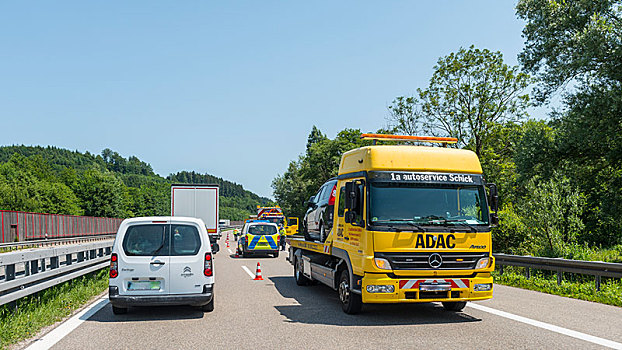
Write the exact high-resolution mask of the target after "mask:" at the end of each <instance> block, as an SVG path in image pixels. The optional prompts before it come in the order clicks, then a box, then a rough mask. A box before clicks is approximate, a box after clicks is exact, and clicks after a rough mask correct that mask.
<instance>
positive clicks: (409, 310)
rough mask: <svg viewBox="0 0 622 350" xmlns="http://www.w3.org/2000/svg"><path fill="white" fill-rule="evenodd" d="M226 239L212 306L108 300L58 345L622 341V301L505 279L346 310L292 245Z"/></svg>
mask: <svg viewBox="0 0 622 350" xmlns="http://www.w3.org/2000/svg"><path fill="white" fill-rule="evenodd" d="M225 236H226V235H225ZM224 238H225V237H223V240H222V241H221V247H222V248H221V251H220V252H219V253H218V254H217V255H216V258H215V274H216V287H215V297H216V299H215V310H214V311H213V312H211V313H203V312H201V311H198V310H197V309H195V308H192V307H158V308H155V307H150V308H130V310H129V312H128V314H126V315H114V314H113V313H112V309H111V306H110V304H106V305H105V306H104V307H103V308H101V310H99V311H98V312H96V313H94V315H92V316H91V317H90V318H88V319H86V320H83V321H84V322H82V323H81V324H80V325H79V326H78V327H77V328H75V329H74V330H73V331H71V332H70V333H68V334H66V335H64V337H62V339H60V340H59V341H58V342H57V343H56V344H55V345H54V347H53V348H54V349H105V348H114V349H205V348H208V349H212V348H214V349H233V348H236V349H237V348H241V349H256V348H271V349H277V348H278V349H327V348H330V349H374V348H382V349H384V348H402V349H413V348H431V349H470V348H477V349H503V348H506V349H577V348H580V349H601V348H606V346H609V347H610V348H616V347H620V348H622V308H618V307H613V306H607V305H601V304H597V303H591V302H584V301H579V300H574V299H569V298H563V297H558V296H552V295H547V294H543V293H538V292H532V291H526V290H522V289H517V288H512V287H505V286H499V285H496V286H495V292H494V298H493V299H492V300H489V301H483V302H478V303H476V304H475V305H474V306H473V307H471V306H467V308H465V309H464V310H463V312H458V313H454V312H448V311H445V310H443V308H442V307H441V306H440V305H439V304H434V303H425V304H407V305H404V304H401V305H365V306H364V309H363V312H362V313H361V314H359V315H347V314H345V313H343V312H342V311H341V307H340V304H339V301H338V299H337V294H336V292H335V291H333V290H332V289H330V288H328V287H325V286H323V285H314V286H306V287H299V286H297V285H296V283H295V282H294V279H293V278H292V266H291V265H290V264H289V262H287V261H286V260H285V258H286V254H284V253H285V252H282V254H281V255H280V256H279V257H278V258H272V257H254V258H246V259H242V258H234V257H233V255H232V254H229V251H228V249H227V248H226V247H225V246H226V244H225V242H224ZM231 238H232V236H231ZM234 245H235V242H233V240H231V248H229V249H230V250H231V251H233V250H234V248H233V247H234ZM257 262H260V263H261V268H262V273H263V278H264V280H263V281H254V280H252V279H251V276H250V275H249V274H248V272H247V271H245V269H244V268H243V266H246V268H247V269H248V270H250V271H252V272H255V267H256V265H257ZM469 305H471V304H469Z"/></svg>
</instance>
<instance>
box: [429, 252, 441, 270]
mask: <svg viewBox="0 0 622 350" xmlns="http://www.w3.org/2000/svg"><path fill="white" fill-rule="evenodd" d="M428 264H430V267H432V268H433V269H438V268H439V267H441V265H442V264H443V258H442V257H441V255H440V254H438V253H434V254H430V257H429V258H428Z"/></svg>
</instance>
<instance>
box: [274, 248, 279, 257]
mask: <svg viewBox="0 0 622 350" xmlns="http://www.w3.org/2000/svg"><path fill="white" fill-rule="evenodd" d="M272 255H274V257H275V258H278V257H279V251H278V250H277V251H276V253H274V254H272Z"/></svg>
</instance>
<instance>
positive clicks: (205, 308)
mask: <svg viewBox="0 0 622 350" xmlns="http://www.w3.org/2000/svg"><path fill="white" fill-rule="evenodd" d="M201 310H203V311H205V312H212V311H214V296H213V295H212V300H210V302H209V303H207V304H205V305H203V306H201Z"/></svg>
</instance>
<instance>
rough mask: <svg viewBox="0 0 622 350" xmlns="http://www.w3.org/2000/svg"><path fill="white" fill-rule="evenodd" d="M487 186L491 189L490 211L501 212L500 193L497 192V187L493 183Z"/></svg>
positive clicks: (489, 198) (489, 196) (489, 197)
mask: <svg viewBox="0 0 622 350" xmlns="http://www.w3.org/2000/svg"><path fill="white" fill-rule="evenodd" d="M486 186H487V187H488V188H489V189H490V194H489V195H488V203H489V205H490V211H493V212H495V213H496V212H497V211H498V210H499V193H498V192H497V185H495V184H492V183H491V184H487V185H486Z"/></svg>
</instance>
